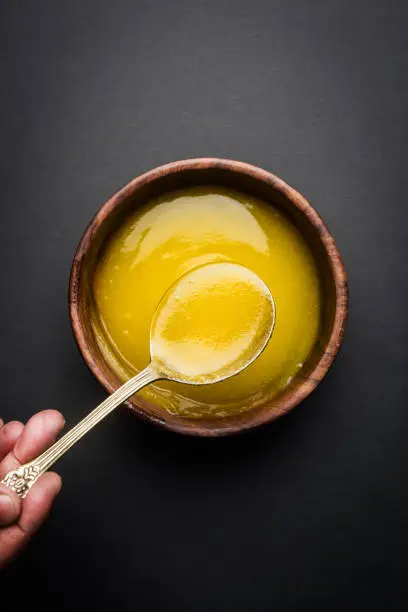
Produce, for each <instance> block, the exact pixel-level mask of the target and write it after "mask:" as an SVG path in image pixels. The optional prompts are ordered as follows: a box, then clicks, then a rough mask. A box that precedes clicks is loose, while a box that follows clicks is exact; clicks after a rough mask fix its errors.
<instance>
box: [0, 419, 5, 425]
mask: <svg viewBox="0 0 408 612" xmlns="http://www.w3.org/2000/svg"><path fill="white" fill-rule="evenodd" d="M3 425H4V421H3V419H0V427H3Z"/></svg>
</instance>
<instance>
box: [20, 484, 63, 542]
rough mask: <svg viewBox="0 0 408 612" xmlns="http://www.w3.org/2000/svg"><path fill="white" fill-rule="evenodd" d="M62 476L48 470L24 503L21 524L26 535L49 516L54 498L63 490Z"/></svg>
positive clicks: (34, 530) (33, 531)
mask: <svg viewBox="0 0 408 612" xmlns="http://www.w3.org/2000/svg"><path fill="white" fill-rule="evenodd" d="M61 486H62V481H61V477H60V476H59V475H58V474H56V473H55V472H46V473H45V474H43V475H42V476H41V478H39V479H38V481H37V482H36V483H35V485H33V487H32V488H31V490H30V492H29V494H28V495H27V497H26V499H25V500H24V503H23V511H22V513H21V517H20V520H19V523H18V524H19V526H20V528H21V529H22V531H23V532H24V533H25V534H26V536H31V535H32V534H33V533H35V532H36V531H37V529H38V528H39V527H40V525H41V524H42V523H43V522H44V520H45V519H46V518H47V516H48V514H49V512H50V510H51V506H52V504H53V501H54V499H55V498H56V496H57V495H58V493H59V492H60V490H61Z"/></svg>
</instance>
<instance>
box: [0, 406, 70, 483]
mask: <svg viewBox="0 0 408 612" xmlns="http://www.w3.org/2000/svg"><path fill="white" fill-rule="evenodd" d="M64 423H65V421H64V417H63V416H62V414H61V413H59V412H57V411H56V410H43V412H38V413H37V414H35V415H34V416H33V417H31V419H30V420H29V421H28V423H27V425H26V426H25V427H24V429H23V431H22V433H21V435H20V437H19V438H18V440H17V442H16V444H15V445H14V449H13V450H12V451H10V452H9V454H8V455H6V457H5V458H4V459H3V461H2V462H1V463H0V477H1V476H3V475H4V474H7V472H9V471H10V470H15V469H16V468H18V467H19V466H20V464H22V463H25V462H26V461H30V459H34V458H35V457H36V456H38V455H39V454H41V453H42V452H43V451H44V450H46V449H47V448H48V447H49V446H50V445H51V444H52V443H53V442H55V439H56V437H57V436H58V434H59V432H60V431H61V429H62V428H63V426H64Z"/></svg>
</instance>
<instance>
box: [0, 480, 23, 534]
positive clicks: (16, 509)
mask: <svg viewBox="0 0 408 612" xmlns="http://www.w3.org/2000/svg"><path fill="white" fill-rule="evenodd" d="M20 512H21V499H20V498H19V496H18V495H17V494H16V493H14V491H12V490H11V489H9V488H8V487H6V486H5V485H2V484H0V526H1V527H4V526H5V525H11V523H14V522H15V521H17V519H18V517H19V516H20Z"/></svg>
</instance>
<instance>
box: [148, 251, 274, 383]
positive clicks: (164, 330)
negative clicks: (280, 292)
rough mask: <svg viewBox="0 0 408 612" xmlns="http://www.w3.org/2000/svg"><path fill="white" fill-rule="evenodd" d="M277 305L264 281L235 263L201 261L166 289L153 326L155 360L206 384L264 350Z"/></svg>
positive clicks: (165, 369) (162, 368) (172, 373)
mask: <svg viewBox="0 0 408 612" xmlns="http://www.w3.org/2000/svg"><path fill="white" fill-rule="evenodd" d="M274 320H275V307H274V303H273V299H272V296H271V294H270V291H269V289H268V287H267V286H266V285H265V283H264V282H263V281H262V280H261V279H260V278H259V277H258V276H257V275H256V274H254V273H253V272H252V271H251V270H248V269H247V268H244V267H243V266H240V265H237V264H232V263H215V264H208V265H204V266H202V267H199V268H197V269H195V270H193V271H192V272H189V273H188V274H186V275H184V276H183V277H182V278H181V279H180V280H179V281H177V282H176V283H175V284H174V285H173V286H172V287H171V288H170V289H169V290H168V291H167V293H166V294H165V295H164V297H163V298H162V300H161V301H160V303H159V306H158V307H157V310H156V313H155V315H154V317H153V321H152V326H151V340H150V346H151V354H152V366H153V368H154V369H156V370H157V371H158V372H160V373H162V374H165V375H167V376H169V377H170V378H175V379H178V380H181V381H182V382H188V383H190V384H205V383H211V382H216V381H218V380H221V379H223V378H226V377H228V376H231V375H233V374H236V373H237V372H239V371H240V370H242V369H243V368H245V367H246V366H247V365H248V364H249V363H251V362H252V361H253V360H254V359H255V358H256V357H257V356H258V355H259V353H260V352H261V351H262V350H263V348H264V347H265V345H266V343H267V341H268V340H269V337H270V335H271V332H272V328H273V324H274Z"/></svg>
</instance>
